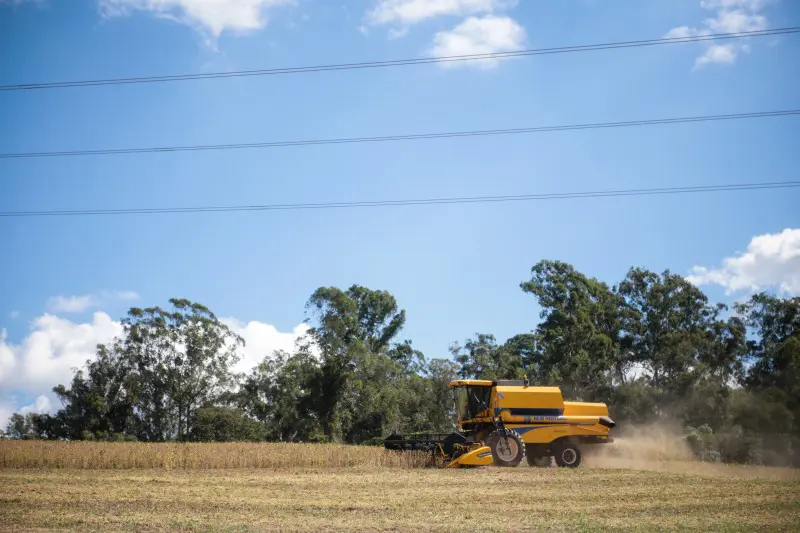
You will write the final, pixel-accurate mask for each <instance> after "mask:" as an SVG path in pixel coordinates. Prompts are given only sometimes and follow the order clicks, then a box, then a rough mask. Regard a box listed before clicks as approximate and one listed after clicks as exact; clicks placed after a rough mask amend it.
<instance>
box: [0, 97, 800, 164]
mask: <svg viewBox="0 0 800 533" xmlns="http://www.w3.org/2000/svg"><path fill="white" fill-rule="evenodd" d="M792 115H800V109H786V110H781V111H757V112H754V113H734V114H727V115H702V116H695V117H674V118H658V119H647V120H631V121H625V122H598V123H594V124H568V125H560V126H536V127H530V128H510V129H493V130H473V131H453V132H440V133H417V134H405V135H385V136H380V137H345V138H338V139H307V140H296V141H270V142H258V143H238V144H206V145H187V146H158V147H145V148H103V149H95V150H65V151H58V152H18V153H0V159H25V158H37V157H67V156H90V155H120V154H146V153H154V152H198V151H205V150H239V149H245V148H281V147H288V146H315V145H326V144H355V143H374V142H389V141H417V140H424V139H447V138H454V137H482V136H488V135H517V134H522V133H546V132H554V131H573V130H589V129H605V128H626V127H633V126H655V125H663V124H682V123H689V122H713V121H720V120H741V119H748V118H767V117H785V116H792Z"/></svg>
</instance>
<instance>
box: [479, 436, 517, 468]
mask: <svg viewBox="0 0 800 533" xmlns="http://www.w3.org/2000/svg"><path fill="white" fill-rule="evenodd" d="M486 441H487V444H488V445H489V448H491V450H492V459H494V464H496V465H497V466H517V465H518V464H519V463H520V462H521V461H522V459H523V458H524V457H525V443H523V442H522V437H521V436H520V434H519V433H517V432H516V431H514V430H513V429H507V430H505V431H503V430H497V431H494V432H492V434H491V435H489V438H488V439H486Z"/></svg>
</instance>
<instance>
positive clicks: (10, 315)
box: [8, 311, 19, 320]
mask: <svg viewBox="0 0 800 533" xmlns="http://www.w3.org/2000/svg"><path fill="white" fill-rule="evenodd" d="M8 316H9V317H11V320H14V319H16V318H17V317H18V316H19V311H11V312H10V313H8Z"/></svg>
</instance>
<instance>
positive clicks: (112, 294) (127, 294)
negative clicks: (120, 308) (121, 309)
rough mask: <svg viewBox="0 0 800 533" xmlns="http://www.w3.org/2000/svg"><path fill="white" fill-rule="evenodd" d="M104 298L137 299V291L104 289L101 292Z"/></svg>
mask: <svg viewBox="0 0 800 533" xmlns="http://www.w3.org/2000/svg"><path fill="white" fill-rule="evenodd" d="M101 295H102V297H103V299H104V300H124V301H131V300H138V299H139V293H138V292H135V291H104V292H103V293H101Z"/></svg>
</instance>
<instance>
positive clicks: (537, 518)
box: [0, 442, 800, 532]
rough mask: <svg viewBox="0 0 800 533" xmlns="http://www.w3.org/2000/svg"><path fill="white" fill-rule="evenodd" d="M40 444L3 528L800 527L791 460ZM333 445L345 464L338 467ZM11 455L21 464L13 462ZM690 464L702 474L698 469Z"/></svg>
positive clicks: (12, 491) (14, 489)
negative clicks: (473, 464)
mask: <svg viewBox="0 0 800 533" xmlns="http://www.w3.org/2000/svg"><path fill="white" fill-rule="evenodd" d="M9 444H13V445H14V446H13V447H10V446H9ZM43 444H47V443H32V442H28V443H25V442H20V443H8V442H4V443H2V444H1V445H0V457H2V461H3V463H2V464H4V465H6V467H5V468H3V469H0V517H2V518H0V529H2V530H4V531H44V530H51V529H59V530H83V531H119V530H123V531H441V532H448V531H481V532H484V531H526V530H527V531H532V530H546V531H576V530H597V531H600V530H609V529H613V530H663V529H669V530H687V531H689V530H691V531H696V530H706V531H709V530H713V531H755V530H758V531H765V530H774V531H792V530H794V529H795V528H796V524H797V523H798V522H800V476H798V473H797V471H795V470H786V469H764V468H747V467H728V466H724V465H711V466H714V467H715V468H714V469H712V470H703V469H702V468H700V467H702V466H703V465H702V464H698V463H691V462H685V461H661V462H659V463H658V465H660V468H659V469H657V470H649V469H644V468H645V467H644V465H642V466H641V468H642V469H640V470H633V469H629V468H620V469H609V468H595V467H591V466H590V463H587V467H581V468H578V469H576V470H568V469H558V468H549V469H542V468H530V467H527V466H521V467H519V468H513V469H505V468H494V467H487V468H480V469H465V470H455V469H445V470H437V469H429V468H409V466H411V464H410V463H407V464H402V463H399V462H397V459H394V458H392V459H386V461H387V462H385V463H381V461H383V459H379V458H380V457H381V456H385V457H393V456H392V454H385V453H383V452H384V451H383V450H381V449H372V448H356V447H349V448H348V447H339V446H322V445H317V446H314V445H272V444H270V445H254V446H263V447H264V448H265V449H267V450H270V451H271V452H272V453H275V454H277V452H278V451H282V452H284V453H283V454H282V455H280V457H282V458H283V459H285V460H287V461H291V460H294V461H295V462H294V463H293V464H289V465H284V466H280V465H278V464H277V459H276V461H275V462H272V463H266V462H264V463H263V466H262V467H261V468H233V469H232V468H228V467H225V468H222V467H219V468H213V467H211V466H206V467H201V466H198V467H192V468H189V467H187V466H186V465H188V464H189V463H188V462H185V461H184V462H182V463H164V464H165V465H166V464H171V465H174V464H182V465H183V467H181V468H175V469H173V468H172V466H170V467H167V466H163V467H158V468H143V467H130V466H126V467H120V469H106V470H103V469H93V468H86V467H80V468H75V467H74V466H68V465H70V464H72V463H70V462H69V461H66V460H65V459H64V458H63V457H59V453H61V452H62V450H68V451H69V452H70V454H77V453H78V452H77V451H76V450H77V448H75V447H74V446H76V445H77V444H79V443H76V444H75V445H73V444H70V445H69V446H65V447H63V448H57V447H56V448H52V447H51V448H48V447H45V446H42V445H43ZM25 445H28V446H31V448H30V450H36V452H37V453H44V452H48V453H49V454H50V457H49V458H48V461H49V462H48V463H46V464H49V465H51V467H39V468H32V467H30V466H26V467H23V468H20V466H23V465H20V464H18V461H19V460H20V459H19V458H20V457H21V455H20V453H21V452H20V450H21V448H18V447H17V446H25ZM81 445H82V446H86V448H84V449H83V450H84V452H85V451H88V450H92V452H93V454H95V455H96V454H99V453H100V451H101V450H103V449H107V450H115V451H113V452H111V451H108V452H105V455H103V456H102V457H108V456H114V455H113V454H114V453H120V452H118V451H117V450H125V451H128V450H129V449H130V448H129V447H130V446H139V447H140V448H141V449H142V450H145V449H147V450H149V451H150V453H153V452H152V450H153V449H155V450H158V451H159V452H161V451H162V450H171V451H172V452H174V451H175V449H174V448H173V447H172V446H175V445H163V446H164V447H163V448H159V447H156V448H152V447H150V446H147V445H137V444H133V445H130V444H124V445H117V444H107V445H102V444H90V443H82V444H81ZM117 446H120V447H119V448H114V447H117ZM241 446H244V447H243V448H242V447H241ZM193 447H197V449H196V450H193V452H196V454H195V455H194V456H193V457H206V458H207V461H208V462H209V464H215V465H221V464H227V463H224V462H223V461H222V460H219V461H217V462H212V461H211V460H210V459H208V458H210V457H213V456H214V454H220V453H222V454H225V453H228V454H232V455H233V454H235V453H241V451H242V450H247V451H246V452H245V453H250V454H251V455H250V457H259V456H258V455H257V454H255V452H252V451H250V449H249V447H250V445H225V444H215V445H193ZM9 451H13V454H9ZM312 451H317V453H319V454H320V455H321V456H323V457H326V458H327V459H325V460H327V461H329V462H331V464H324V462H323V460H322V459H317V461H318V463H317V465H316V466H309V465H308V464H304V463H303V461H310V460H311V459H309V458H308V457H306V458H304V459H303V458H297V457H298V456H299V455H302V453H300V452H303V453H305V454H306V455H307V454H309V453H311V452H312ZM335 451H339V452H342V453H343V454H344V457H346V458H347V459H346V460H347V461H349V462H350V464H348V465H338V466H337V465H334V464H333V462H335V461H336V460H337V459H335V455H336V454H335ZM212 452H213V453H212ZM129 453H131V452H129ZM164 453H166V451H164ZM184 453H188V452H184ZM265 453H266V452H265ZM360 454H363V456H361V455H360ZM62 455H63V454H62ZM25 457H27V456H25ZM68 457H72V455H68ZM92 457H93V456H92ZM359 457H360V459H358V458H359ZM12 458H13V461H15V462H17V464H16V466H17V467H16V468H13V467H9V466H10V464H9V463H10V462H12V461H11V460H12ZM292 458H295V459H292ZM99 460H100V459H99V458H94V459H92V460H87V461H86V462H85V463H83V464H84V465H87V464H92V461H99ZM103 460H105V459H103ZM43 461H44V460H43ZM70 461H73V462H74V459H71V460H70ZM342 461H344V459H342ZM43 464H44V463H43ZM117 464H126V463H122V462H119V463H117ZM128 464H130V463H128ZM135 464H144V463H143V462H140V463H135ZM153 464H156V463H153ZM670 464H674V465H679V466H678V467H677V468H673V470H678V471H681V473H675V472H674V471H669V470H670ZM54 465H61V466H64V467H65V468H52V466H54ZM620 466H624V465H620ZM652 466H657V465H656V464H655V463H654V465H652ZM691 466H694V467H698V469H697V472H695V473H692V472H690V468H691Z"/></svg>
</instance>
